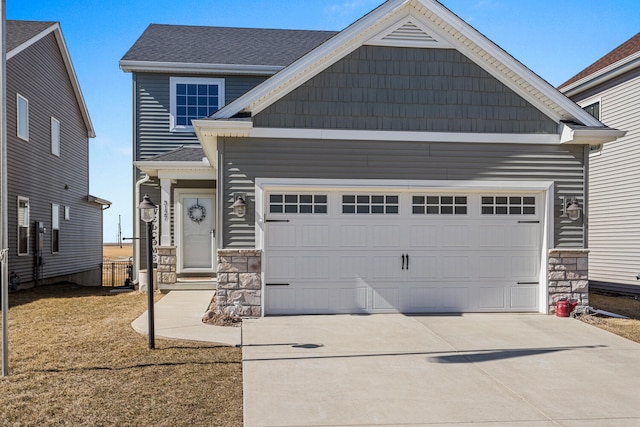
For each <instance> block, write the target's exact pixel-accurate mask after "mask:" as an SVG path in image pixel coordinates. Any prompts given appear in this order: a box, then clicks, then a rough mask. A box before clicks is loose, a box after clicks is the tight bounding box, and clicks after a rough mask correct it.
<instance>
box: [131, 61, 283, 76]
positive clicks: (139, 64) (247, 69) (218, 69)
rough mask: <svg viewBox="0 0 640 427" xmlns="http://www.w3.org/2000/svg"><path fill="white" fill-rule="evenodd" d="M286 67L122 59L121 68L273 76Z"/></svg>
mask: <svg viewBox="0 0 640 427" xmlns="http://www.w3.org/2000/svg"><path fill="white" fill-rule="evenodd" d="M283 68H284V67H283V66H280V65H244V64H202V63H188V62H153V61H130V60H121V61H120V69H121V70H122V71H124V72H125V73H130V72H147V73H154V72H157V73H195V74H198V73H201V74H237V75H249V76H251V75H256V76H271V75H273V74H275V73H277V72H278V71H280V70H282V69H283Z"/></svg>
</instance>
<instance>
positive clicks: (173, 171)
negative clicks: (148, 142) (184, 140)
mask: <svg viewBox="0 0 640 427" xmlns="http://www.w3.org/2000/svg"><path fill="white" fill-rule="evenodd" d="M133 165H134V166H135V167H137V168H138V169H140V171H142V172H143V173H146V174H147V175H149V176H155V177H158V178H170V179H216V168H215V167H213V166H211V164H210V163H209V161H208V159H203V161H199V162H193V161H189V162H172V161H153V160H138V161H135V162H133Z"/></svg>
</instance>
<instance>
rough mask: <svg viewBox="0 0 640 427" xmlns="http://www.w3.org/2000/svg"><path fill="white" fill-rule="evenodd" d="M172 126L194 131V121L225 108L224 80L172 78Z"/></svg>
mask: <svg viewBox="0 0 640 427" xmlns="http://www.w3.org/2000/svg"><path fill="white" fill-rule="evenodd" d="M169 82H170V85H171V87H170V96H171V106H170V113H171V114H170V126H171V130H173V131H185V132H191V131H193V126H192V125H191V121H192V120H196V119H202V118H204V117H207V116H209V115H211V114H212V113H214V112H216V111H217V110H218V109H220V108H221V107H222V106H224V79H208V78H200V77H198V78H196V77H171V78H170V79H169Z"/></svg>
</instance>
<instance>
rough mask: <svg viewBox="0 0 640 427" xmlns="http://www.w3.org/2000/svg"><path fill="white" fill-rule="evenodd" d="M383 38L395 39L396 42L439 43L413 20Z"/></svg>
mask: <svg viewBox="0 0 640 427" xmlns="http://www.w3.org/2000/svg"><path fill="white" fill-rule="evenodd" d="M382 40H387V41H395V42H400V43H402V42H407V41H411V42H418V43H437V42H438V41H437V40H436V39H434V38H433V37H432V36H430V35H429V34H427V33H425V32H424V30H422V28H419V27H418V26H417V25H415V24H414V23H413V22H407V23H406V24H404V25H403V26H402V27H400V28H398V29H397V30H395V31H394V32H392V33H390V34H388V35H386V36H385V37H383V38H382Z"/></svg>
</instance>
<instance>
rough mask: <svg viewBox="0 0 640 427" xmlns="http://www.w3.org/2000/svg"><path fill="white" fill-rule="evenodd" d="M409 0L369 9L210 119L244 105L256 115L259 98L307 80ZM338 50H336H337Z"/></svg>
mask: <svg viewBox="0 0 640 427" xmlns="http://www.w3.org/2000/svg"><path fill="white" fill-rule="evenodd" d="M410 1H411V0H389V1H387V2H386V3H384V4H383V5H381V6H379V7H378V8H377V9H376V10H374V11H372V12H371V13H369V14H368V15H366V16H365V17H364V18H361V19H360V20H359V21H356V22H355V23H354V24H352V25H351V26H349V27H347V28H346V29H345V30H343V31H341V32H340V33H338V34H337V35H335V36H334V37H332V38H330V39H329V40H327V41H326V42H324V43H323V44H321V45H320V46H318V47H317V48H315V49H314V50H312V51H311V52H309V53H307V54H306V55H305V56H303V57H302V58H300V59H298V60H297V61H295V62H294V63H293V64H291V65H289V66H288V67H286V68H284V69H283V70H282V71H280V72H279V73H277V74H276V75H275V76H273V77H271V78H270V79H268V80H266V81H265V82H263V83H262V84H260V85H258V86H256V87H255V88H253V89H252V90H250V91H249V92H247V93H245V94H244V95H242V96H240V97H239V98H237V99H236V100H235V101H233V102H231V103H230V104H228V105H227V106H225V107H223V108H221V109H220V110H218V111H217V112H216V113H214V114H213V115H212V118H214V119H220V118H230V117H233V116H234V115H236V114H237V113H239V112H240V111H242V110H244V109H246V108H247V107H248V106H252V108H251V111H252V113H253V114H257V112H259V111H261V110H260V109H259V108H257V109H256V108H255V104H257V103H259V101H260V100H261V99H262V98H264V97H266V96H267V95H270V97H269V99H271V98H272V97H273V96H277V93H278V92H282V91H284V90H285V89H284V88H287V87H288V85H287V83H288V82H289V81H291V80H296V81H297V82H300V83H299V84H301V83H302V82H301V79H302V78H303V77H302V75H303V74H304V80H303V81H307V80H308V79H310V78H312V77H313V76H314V75H316V74H318V73H320V72H321V71H322V70H323V68H321V67H318V66H317V64H318V63H321V64H325V63H327V62H330V61H333V62H335V61H337V60H339V59H340V58H342V57H344V56H346V55H348V54H349V53H350V52H352V51H353V50H355V49H356V48H357V47H358V46H360V44H356V43H354V42H355V40H354V39H355V38H356V37H358V38H361V37H363V33H367V34H368V33H369V32H372V30H374V31H373V32H374V34H375V33H377V31H375V29H374V25H375V27H376V28H377V27H378V25H379V24H380V22H383V21H386V20H388V19H389V16H391V15H394V14H395V13H396V12H397V10H399V9H401V8H402V7H403V6H404V5H405V4H407V3H409V2H410ZM338 52H339V53H338ZM314 65H316V67H315V70H313V71H311V72H309V69H311V68H312V67H313V66H314Z"/></svg>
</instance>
